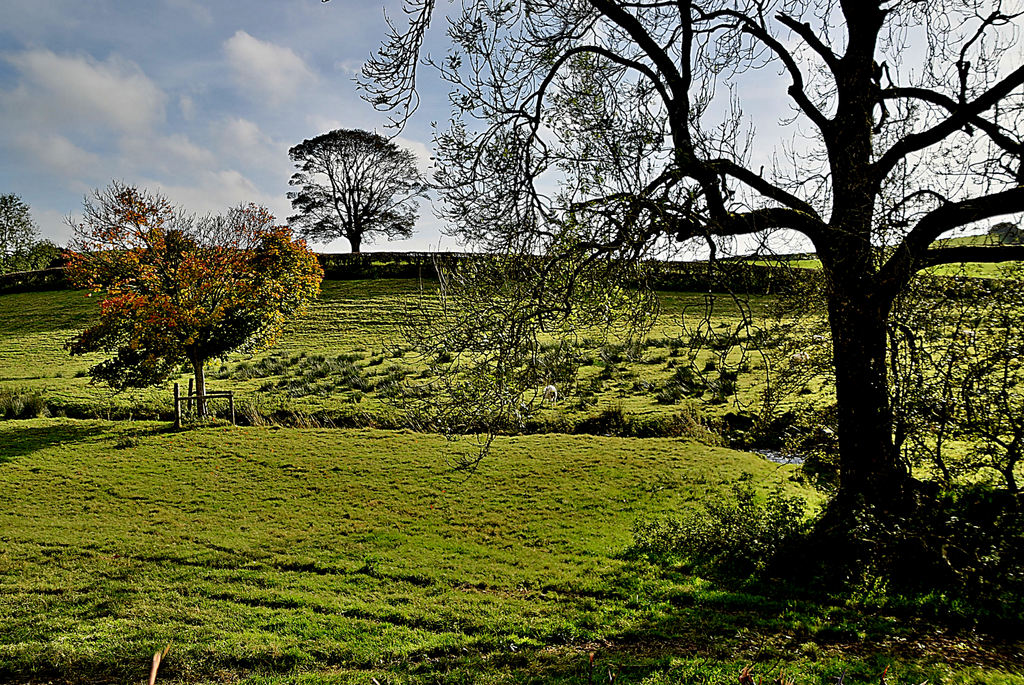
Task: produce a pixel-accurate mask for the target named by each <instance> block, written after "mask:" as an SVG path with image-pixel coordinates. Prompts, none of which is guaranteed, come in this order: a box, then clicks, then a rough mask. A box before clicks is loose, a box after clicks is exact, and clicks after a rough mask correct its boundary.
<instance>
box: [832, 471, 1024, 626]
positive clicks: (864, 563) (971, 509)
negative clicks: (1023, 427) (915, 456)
mask: <svg viewBox="0 0 1024 685" xmlns="http://www.w3.org/2000/svg"><path fill="white" fill-rule="evenodd" d="M919 487H920V490H921V492H919V493H918V497H917V502H916V503H915V506H914V507H913V508H912V509H911V510H910V511H909V512H900V513H892V512H886V513H882V512H875V511H872V510H870V509H866V510H862V511H861V512H859V514H858V515H857V518H856V521H855V523H854V525H853V526H852V529H851V530H849V533H848V536H846V537H847V540H848V541H847V542H846V543H844V544H846V546H847V548H848V549H851V548H852V551H853V553H854V554H855V555H856V556H855V557H854V559H853V562H854V564H853V565H854V567H856V568H860V569H862V573H861V575H860V577H859V578H857V579H856V581H857V582H858V583H859V584H860V585H861V586H862V587H865V588H879V587H882V588H884V589H885V591H886V592H887V593H888V594H889V595H903V596H911V597H933V598H934V597H941V598H942V601H943V602H944V603H947V604H950V603H951V604H960V605H966V606H969V607H971V611H972V612H984V613H987V614H990V615H996V616H1001V617H1015V618H1017V619H1019V617H1020V616H1021V613H1022V612H1024V500H1022V498H1021V495H1019V494H1017V493H1011V492H1008V491H1006V490H1001V489H997V488H993V487H990V486H988V485H983V484H971V485H962V486H958V487H955V488H947V489H942V490H940V489H939V488H937V487H935V486H934V484H931V483H924V484H920V486H919ZM929 490H930V491H929Z"/></svg>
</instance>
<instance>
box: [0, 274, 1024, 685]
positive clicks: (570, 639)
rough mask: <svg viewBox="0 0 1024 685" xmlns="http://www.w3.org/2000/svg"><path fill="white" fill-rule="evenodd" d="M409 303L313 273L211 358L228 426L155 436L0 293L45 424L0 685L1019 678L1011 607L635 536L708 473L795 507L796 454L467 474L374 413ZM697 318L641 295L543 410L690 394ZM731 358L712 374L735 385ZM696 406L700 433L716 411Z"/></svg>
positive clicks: (14, 427) (801, 492)
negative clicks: (994, 611) (715, 556)
mask: <svg viewBox="0 0 1024 685" xmlns="http://www.w3.org/2000/svg"><path fill="white" fill-rule="evenodd" d="M418 289H419V285H418V284H417V282H416V281H402V280H379V281H327V282H325V284H324V294H323V296H322V297H321V299H320V301H319V302H318V303H317V304H316V305H315V306H314V307H313V308H312V309H311V310H310V311H309V313H308V314H307V315H306V316H304V317H303V318H301V319H299V320H297V321H295V322H294V324H293V325H291V326H290V327H289V329H288V330H287V331H286V332H285V334H284V335H283V336H282V338H281V340H280V341H279V343H278V345H277V346H276V347H275V348H273V349H271V350H268V351H266V352H264V353H262V354H260V355H257V356H255V357H252V358H249V357H245V356H236V357H232V358H230V359H227V360H224V361H223V363H222V364H217V365H215V366H214V367H213V369H212V371H213V372H214V375H215V376H218V377H219V378H216V379H215V380H213V381H212V386H213V387H214V388H215V389H227V388H231V389H234V390H235V391H236V392H238V393H239V398H240V399H239V404H240V405H244V406H246V407H248V409H247V410H246V411H248V412H249V413H248V415H247V416H248V417H249V419H251V420H250V421H248V423H250V424H257V425H246V426H237V427H233V426H228V425H223V424H220V423H214V424H212V425H205V426H197V427H193V428H191V429H189V430H186V431H182V432H175V431H172V430H170V429H169V425H168V423H167V422H166V421H153V420H139V416H140V415H141V416H147V415H148V416H154V415H162V414H164V413H166V411H167V409H168V405H169V401H168V400H169V395H170V393H169V389H168V388H159V389H156V390H153V391H147V392H142V393H137V394H132V395H128V394H124V395H117V396H112V395H111V394H110V393H109V391H107V390H105V389H104V388H102V387H99V386H94V385H90V383H89V379H88V377H87V376H86V375H85V373H84V372H85V371H86V370H87V369H88V367H89V365H90V364H91V363H95V360H94V359H90V358H70V357H68V356H67V353H66V352H65V351H64V350H63V343H64V341H66V340H67V339H68V338H69V337H70V336H71V335H73V333H74V332H75V331H76V330H79V329H80V328H81V327H83V326H84V325H85V324H86V323H87V322H88V321H89V320H90V317H91V316H93V312H94V309H95V306H96V303H95V301H92V300H90V298H87V297H84V294H83V293H82V292H76V291H52V292H40V293H23V294H17V295H3V296H0V389H5V390H7V391H8V392H9V393H15V394H18V393H21V394H22V395H26V396H27V395H33V394H34V395H36V396H38V397H40V398H41V399H42V401H41V403H40V404H38V405H35V406H36V408H37V409H38V410H39V411H40V412H42V413H48V414H52V416H49V417H38V418H30V419H24V420H20V419H11V420H6V421H0V445H2V446H3V447H2V448H0V616H2V617H3V619H2V621H0V681H2V682H16V683H83V682H84V683H124V682H145V678H146V675H147V674H148V669H149V661H150V658H151V656H152V654H153V653H154V652H155V651H157V650H161V649H163V648H164V647H165V646H166V645H170V651H169V652H168V654H167V657H166V659H165V660H164V662H163V664H162V666H161V669H160V675H159V679H158V682H160V683H163V682H166V683H181V684H185V683H188V684H195V683H251V684H257V683H258V684H266V685H270V684H279V683H310V684H319V683H341V682H358V683H440V682H443V683H458V682H466V683H470V682H474V683H475V682H483V683H530V682H532V683H548V682H553V683H593V682H608V683H612V682H615V683H647V684H648V685H656V684H661V683H665V684H668V683H684V682H685V683H690V682H701V683H729V682H737V677H738V674H739V673H740V672H741V670H742V669H743V668H745V667H751V668H752V670H753V672H754V673H755V674H756V675H758V676H760V677H763V678H766V679H768V680H771V679H774V678H776V677H779V678H783V680H784V681H785V682H790V681H793V680H795V681H796V682H798V683H816V682H838V681H840V680H841V681H842V682H844V683H881V682H886V683H890V684H893V683H914V684H917V683H921V682H924V681H927V682H930V683H973V682H982V683H1024V675H1022V674H1021V669H1022V664H1024V653H1022V642H1021V636H1020V625H1019V621H1012V620H1006V619H1005V618H1004V619H1003V620H1000V621H986V620H981V619H979V617H977V616H973V615H972V614H971V613H970V608H969V607H966V608H964V610H963V611H960V612H957V611H956V609H955V607H954V608H953V609H952V610H950V607H949V606H948V604H943V603H942V602H941V601H939V600H941V598H931V600H930V599H929V598H924V599H920V598H917V599H913V600H911V599H906V600H904V599H902V598H899V597H890V596H887V595H886V593H885V590H884V588H880V587H874V586H865V587H863V588H859V589H856V590H855V591H854V592H852V593H850V594H844V595H841V596H831V595H823V594H821V593H814V592H809V591H807V590H806V589H802V588H799V587H790V586H789V585H788V584H787V582H786V580H785V577H786V574H785V572H784V569H783V572H776V575H773V576H771V577H768V578H764V579H762V580H761V581H758V582H753V581H739V580H736V579H730V578H724V577H718V576H715V575H714V574H708V573H704V572H701V571H699V570H698V569H695V568H693V567H692V566H691V565H689V564H687V563H686V561H685V560H680V559H675V560H669V561H667V562H666V560H664V559H654V558H651V557H650V556H649V555H647V554H645V553H643V552H642V551H639V550H638V549H637V546H636V544H635V530H637V529H638V527H639V526H643V525H644V522H645V521H650V520H652V519H657V518H658V517H661V516H666V515H677V514H680V513H684V512H687V511H691V510H696V509H699V508H700V507H701V506H703V504H704V503H706V502H708V501H709V500H710V499H714V498H725V499H726V500H728V499H729V498H730V497H732V496H733V494H732V493H733V492H734V491H733V487H734V485H735V484H736V483H749V484H751V485H752V486H753V487H754V488H755V490H756V491H757V492H758V493H760V495H759V496H760V497H762V498H763V497H766V496H767V494H768V493H770V492H772V491H773V490H775V489H779V490H781V491H783V492H785V493H788V494H789V495H794V496H799V497H802V498H803V499H804V500H805V501H806V506H807V511H808V512H812V511H813V510H814V508H815V507H816V506H817V505H818V504H820V502H821V495H820V494H819V493H817V492H816V491H814V490H813V489H811V488H810V487H809V486H808V485H807V484H806V483H805V482H804V481H803V479H802V478H801V477H800V474H799V471H798V469H797V467H794V466H783V465H778V464H774V463H771V462H769V461H766V460H764V459H762V458H761V457H758V456H757V455H755V454H752V453H749V452H744V451H740V450H735V449H729V448H727V447H724V446H721V444H715V443H716V442H717V443H721V442H722V441H721V440H720V439H719V440H716V439H714V438H715V436H714V433H713V432H711V431H709V432H708V433H707V435H701V434H697V435H684V436H681V437H643V438H641V437H624V436H614V435H591V434H578V435H573V434H567V433H565V432H559V433H546V434H524V435H516V436H502V437H499V438H498V439H497V441H496V442H495V444H494V447H493V449H492V452H491V453H490V454H489V455H488V457H487V459H485V460H484V461H483V462H482V463H481V465H480V467H479V468H478V470H477V471H476V472H475V473H472V474H466V473H464V472H457V471H454V470H453V469H452V468H451V467H452V465H453V464H454V463H456V462H457V461H458V460H459V457H460V455H462V454H464V453H465V452H466V451H468V450H473V449H474V443H473V441H472V440H470V439H464V440H461V441H457V442H455V443H449V442H447V441H445V440H444V439H443V438H441V437H440V436H436V435H431V434H423V433H417V432H414V431H411V430H408V429H403V428H401V420H400V417H396V415H395V414H393V413H392V412H394V410H393V408H391V405H390V404H389V403H388V402H387V401H386V400H387V397H386V395H387V393H388V388H389V387H392V386H393V385H394V384H396V383H399V382H401V381H402V380H403V379H405V378H407V377H413V376H415V375H416V374H418V373H420V372H421V368H420V367H419V366H418V364H419V362H418V360H417V359H416V357H415V355H414V354H412V352H411V351H410V350H408V349H405V348H404V347H403V345H402V341H401V339H400V337H399V336H398V327H397V313H398V312H401V311H402V310H403V309H405V308H407V307H409V306H410V302H411V301H412V298H413V296H414V295H415V294H416V293H417V292H418ZM769 304H770V302H768V301H767V299H760V300H758V299H755V301H754V303H753V306H754V307H755V308H762V309H763V308H766V307H768V306H769ZM703 305H704V300H703V297H702V296H700V295H694V294H686V293H665V294H663V295H662V315H661V318H660V319H659V323H658V324H657V326H656V327H655V329H654V330H653V331H652V334H651V339H652V341H653V342H651V343H649V344H648V345H646V346H643V347H642V348H640V349H638V350H632V351H631V350H628V349H625V348H624V347H622V346H618V345H616V344H614V343H611V344H605V345H602V346H600V347H597V348H595V349H594V350H593V354H592V356H593V361H592V363H587V364H585V365H584V366H583V368H582V372H581V379H582V380H581V381H580V382H578V383H577V385H575V386H574V387H573V394H570V395H569V397H568V398H567V399H566V400H565V401H564V402H563V403H561V404H560V405H558V406H555V407H550V408H548V409H545V412H547V413H548V415H549V417H550V420H551V424H552V425H562V426H568V427H574V426H576V425H577V423H578V420H579V418H580V417H586V416H595V415H597V416H599V415H601V414H602V413H603V412H604V413H607V412H608V411H612V412H616V413H620V414H623V415H628V416H632V417H648V418H650V419H651V420H654V418H657V417H664V416H672V415H675V414H678V413H680V412H682V411H684V409H685V410H687V411H692V407H691V405H692V404H694V403H696V402H697V401H698V400H702V406H704V404H706V400H708V399H714V394H715V388H711V387H707V388H702V389H701V393H702V395H701V397H699V398H698V397H684V398H675V397H674V396H670V397H668V398H663V399H666V400H667V401H658V399H657V396H658V393H659V392H661V391H663V390H665V389H666V388H667V387H669V386H671V382H672V379H673V378H675V377H676V376H677V371H676V369H677V368H679V367H680V366H681V365H682V361H683V360H684V359H685V358H686V355H687V354H688V352H687V350H688V346H687V345H686V341H685V340H683V339H681V338H680V336H679V332H678V331H679V318H680V317H686V316H699V315H700V313H701V312H703ZM715 316H716V318H715V319H714V320H713V323H712V326H713V327H718V326H722V327H723V330H725V329H727V328H728V327H730V326H734V325H735V323H736V322H737V321H738V320H739V318H740V316H741V312H740V310H739V309H736V308H735V304H729V303H728V302H727V301H724V302H721V303H720V304H719V306H718V308H717V309H716V314H715ZM726 352H727V351H726ZM701 354H708V353H706V352H702V353H701ZM713 359H714V357H713V356H708V357H706V358H705V357H702V358H701V359H700V360H699V361H700V364H699V366H702V367H706V366H707V362H708V361H713ZM756 363H757V362H756V360H751V362H750V364H751V365H750V373H749V376H748V375H742V376H739V377H738V378H737V379H735V380H736V382H741V383H748V381H747V380H746V379H747V378H749V379H751V380H750V381H749V383H750V387H748V388H747V389H746V390H745V392H749V393H751V395H750V396H751V397H753V396H754V394H755V393H756V386H754V385H753V379H754V378H755V377H756V375H757V374H756V373H755V371H756V368H754V364H756ZM609 369H610V370H609ZM389 375H390V378H389ZM590 378H597V379H600V384H598V383H597V382H595V381H593V380H589V379H590ZM709 378H710V380H711V381H714V382H720V381H722V380H723V379H722V378H721V376H720V375H719V374H718V373H717V371H715V369H710V370H709ZM183 379H184V376H183V377H182V380H183ZM724 380H728V378H726V379H724ZM318 386H319V388H320V390H319V391H313V392H310V389H311V388H317V387H318ZM585 392H590V393H592V396H591V397H589V398H587V400H586V401H584V402H581V401H580V400H581V399H582V397H581V396H582V395H583V394H584V393H585ZM357 393H359V394H358V395H357ZM707 406H708V407H709V408H708V409H707V410H706V411H707V412H708V414H707V417H705V418H702V416H703V415H700V416H698V419H700V420H706V422H707V423H708V425H713V423H714V422H713V419H714V418H715V416H716V415H723V416H724V415H725V414H727V413H729V412H730V411H734V407H733V405H731V404H730V403H712V404H710V405H707ZM688 407H690V409H686V408H688ZM716 412H717V414H716ZM61 414H64V416H61ZM275 415H276V416H278V417H282V418H289V420H288V421H280V422H277V423H272V422H270V421H269V420H266V419H269V418H273V417H274V416H275ZM129 416H131V417H132V418H133V419H135V420H132V421H128V420H110V418H120V419H127V418H128V417H129ZM559 417H561V418H559ZM651 417H653V418H651ZM558 422H561V423H558ZM282 424H287V425H282ZM329 424H342V425H345V424H350V425H358V427H354V428H344V429H341V428H326V427H324V426H327V425H329ZM633 425H634V426H636V425H639V424H633ZM381 426H384V427H390V428H391V429H390V430H381V429H380V427H381ZM694 438H698V439H694ZM757 554H758V550H757V549H756V548H752V549H751V550H750V556H751V557H756V556H757ZM932 600H935V601H932Z"/></svg>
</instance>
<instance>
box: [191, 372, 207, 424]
mask: <svg viewBox="0 0 1024 685" xmlns="http://www.w3.org/2000/svg"><path fill="white" fill-rule="evenodd" d="M205 367H206V364H205V360H203V359H193V360H192V370H193V372H194V376H195V379H196V417H198V418H200V419H202V418H205V417H206V368H205Z"/></svg>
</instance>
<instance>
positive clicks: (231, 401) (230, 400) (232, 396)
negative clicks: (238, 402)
mask: <svg viewBox="0 0 1024 685" xmlns="http://www.w3.org/2000/svg"><path fill="white" fill-rule="evenodd" d="M228 407H229V408H230V409H231V425H232V426H233V425H235V393H234V391H231V392H229V393H228Z"/></svg>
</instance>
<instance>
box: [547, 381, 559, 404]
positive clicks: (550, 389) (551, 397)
mask: <svg viewBox="0 0 1024 685" xmlns="http://www.w3.org/2000/svg"><path fill="white" fill-rule="evenodd" d="M544 401H545V402H550V403H551V404H555V403H556V402H558V388H556V387H555V386H553V385H548V386H547V387H545V388H544Z"/></svg>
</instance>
